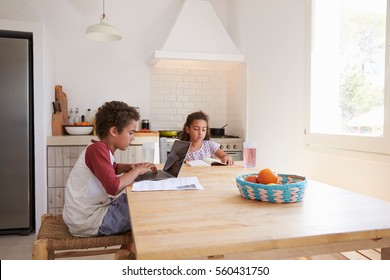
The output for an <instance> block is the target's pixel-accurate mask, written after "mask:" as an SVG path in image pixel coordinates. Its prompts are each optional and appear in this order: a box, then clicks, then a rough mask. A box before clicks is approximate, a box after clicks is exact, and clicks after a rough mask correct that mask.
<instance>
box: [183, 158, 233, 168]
mask: <svg viewBox="0 0 390 280" xmlns="http://www.w3.org/2000/svg"><path fill="white" fill-rule="evenodd" d="M186 164H187V165H188V166H218V165H219V166H221V165H222V166H223V165H227V164H225V163H223V162H221V161H220V160H219V159H216V158H204V159H197V160H191V161H187V162H186Z"/></svg>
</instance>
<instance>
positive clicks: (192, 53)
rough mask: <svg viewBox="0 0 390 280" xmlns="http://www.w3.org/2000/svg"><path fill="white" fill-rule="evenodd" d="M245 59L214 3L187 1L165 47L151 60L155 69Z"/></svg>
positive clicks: (238, 61) (233, 61)
mask: <svg viewBox="0 0 390 280" xmlns="http://www.w3.org/2000/svg"><path fill="white" fill-rule="evenodd" d="M243 61H244V56H243V54H242V53H241V51H240V50H239V49H238V48H237V47H236V45H235V44H234V42H233V41H232V39H231V38H230V36H229V34H228V33H227V31H226V30H225V28H224V26H223V24H222V22H221V20H220V19H219V17H218V15H217V14H216V12H215V11H214V8H213V7H212V5H211V3H210V2H209V1H205V0H185V2H184V3H183V6H182V9H181V11H180V14H179V16H178V18H177V19H176V22H175V24H174V26H173V28H172V30H171V31H170V33H169V35H168V37H167V39H166V41H165V43H164V45H163V47H162V48H161V49H160V50H156V51H155V52H154V55H153V56H152V59H151V64H152V65H154V66H168V65H169V64H171V63H175V64H176V65H177V63H179V64H184V65H185V64H188V63H205V62H206V63H207V62H208V63H211V62H220V63H241V62H243Z"/></svg>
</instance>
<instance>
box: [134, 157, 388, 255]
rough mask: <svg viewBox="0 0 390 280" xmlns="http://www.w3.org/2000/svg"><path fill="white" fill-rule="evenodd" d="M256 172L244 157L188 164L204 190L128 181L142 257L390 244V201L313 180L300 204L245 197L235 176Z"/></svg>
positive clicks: (183, 174) (186, 169)
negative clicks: (139, 186) (154, 188)
mask: <svg viewBox="0 0 390 280" xmlns="http://www.w3.org/2000/svg"><path fill="white" fill-rule="evenodd" d="M256 171H257V170H256V169H248V168H244V167H243V166H242V163H241V162H236V163H235V166H232V167H228V166H220V167H218V166H215V167H214V166H213V167H188V166H183V168H182V171H181V173H180V176H181V177H186V176H197V177H198V179H199V181H200V183H201V184H202V186H203V187H204V189H203V190H189V191H158V192H131V187H127V189H126V191H127V196H128V201H129V208H130V215H131V223H132V228H133V235H134V240H135V246H136V251H137V259H191V258H201V257H208V256H228V255H231V256H233V258H238V256H240V255H242V254H244V255H245V254H249V255H250V254H251V253H255V252H259V251H270V252H271V253H272V252H277V250H281V249H286V248H287V249H288V248H293V249H294V250H295V251H296V250H297V249H299V248H306V247H308V246H309V247H310V246H312V247H313V246H314V247H315V246H317V247H318V246H324V245H329V244H332V245H333V244H338V243H339V242H341V243H343V242H344V243H348V242H350V243H351V242H352V243H353V242H355V243H353V246H356V242H360V241H361V240H370V242H374V241H375V240H381V239H382V238H384V239H383V240H384V241H386V243H381V244H378V246H377V248H378V247H390V243H389V242H390V203H388V202H385V201H381V200H378V199H375V198H370V197H367V196H364V195H360V194H358V193H354V192H350V191H347V190H344V189H341V188H337V187H333V186H329V185H325V184H322V183H319V182H315V181H311V180H308V185H307V187H306V193H305V196H304V198H303V201H302V202H299V203H288V204H276V203H268V202H261V201H254V200H248V199H245V198H242V197H241V196H240V193H239V190H238V188H237V187H236V185H235V178H236V176H237V175H242V174H248V173H253V172H256ZM297 175H303V174H297ZM341 243H340V244H341ZM348 244H349V243H348ZM351 246H352V245H351ZM370 246H371V245H370ZM373 246H374V245H373ZM374 247H375V246H374ZM297 254H299V253H297ZM266 257H267V258H271V257H272V258H280V257H283V255H280V256H278V255H272V254H271V255H266ZM255 258H257V257H255Z"/></svg>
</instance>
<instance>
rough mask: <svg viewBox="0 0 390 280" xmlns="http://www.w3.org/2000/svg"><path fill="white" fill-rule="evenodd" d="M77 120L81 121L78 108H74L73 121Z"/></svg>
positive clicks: (76, 121)
mask: <svg viewBox="0 0 390 280" xmlns="http://www.w3.org/2000/svg"><path fill="white" fill-rule="evenodd" d="M79 122H81V118H80V115H79V108H76V114H75V116H74V123H79Z"/></svg>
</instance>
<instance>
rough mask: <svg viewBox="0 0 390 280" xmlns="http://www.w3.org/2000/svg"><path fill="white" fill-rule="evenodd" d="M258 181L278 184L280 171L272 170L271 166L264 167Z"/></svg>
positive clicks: (265, 183)
mask: <svg viewBox="0 0 390 280" xmlns="http://www.w3.org/2000/svg"><path fill="white" fill-rule="evenodd" d="M257 181H258V182H259V183H260V184H263V185H267V184H278V183H279V177H278V173H276V172H275V171H272V170H271V169H269V168H265V169H262V170H260V172H259V174H258V175H257Z"/></svg>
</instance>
